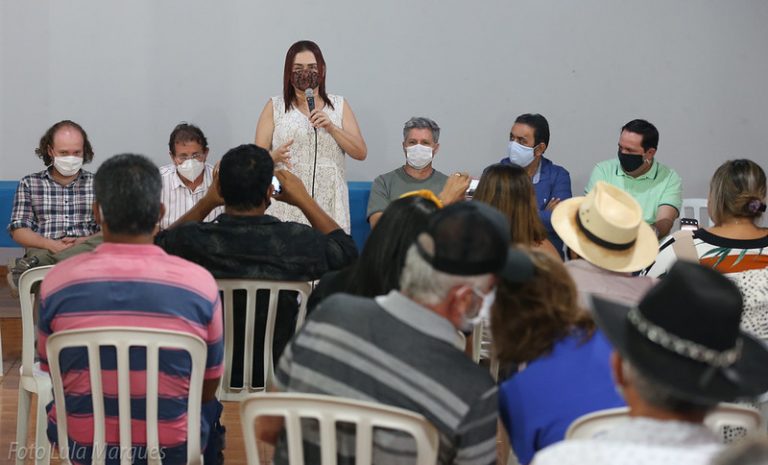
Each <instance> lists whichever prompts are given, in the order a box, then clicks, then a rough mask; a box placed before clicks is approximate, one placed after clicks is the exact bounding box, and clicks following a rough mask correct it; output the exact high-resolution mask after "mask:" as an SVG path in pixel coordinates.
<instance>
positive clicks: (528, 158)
mask: <svg viewBox="0 0 768 465" xmlns="http://www.w3.org/2000/svg"><path fill="white" fill-rule="evenodd" d="M507 157H509V161H511V162H512V163H514V164H515V165H518V166H522V167H523V168H525V167H526V166H528V165H530V164H531V163H532V162H533V158H534V156H533V147H526V146H525V145H523V144H518V143H517V142H515V141H513V140H511V141H509V145H508V146H507Z"/></svg>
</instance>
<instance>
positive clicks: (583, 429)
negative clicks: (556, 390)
mask: <svg viewBox="0 0 768 465" xmlns="http://www.w3.org/2000/svg"><path fill="white" fill-rule="evenodd" d="M628 418H629V408H628V407H618V408H611V409H605V410H599V411H597V412H592V413H588V414H586V415H582V416H580V417H579V418H577V419H576V420H574V421H573V423H571V426H569V427H568V431H566V432H565V439H566V440H567V439H590V438H593V437H596V436H599V435H601V434H604V433H606V432H607V431H610V430H611V429H613V428H614V427H615V426H616V425H617V424H619V423H621V422H623V421H626V419H628ZM704 424H705V425H706V426H707V427H708V428H709V429H711V430H712V431H713V432H714V433H715V434H717V435H718V437H721V438H722V439H723V442H725V439H726V438H723V432H722V429H723V427H725V426H729V427H736V428H744V429H746V430H747V432H748V433H753V432H757V431H760V430H761V428H762V417H761V416H760V412H758V411H757V410H755V409H753V408H750V407H745V406H743V405H737V404H731V403H725V402H724V403H720V404H718V405H717V407H716V408H715V409H714V410H713V411H711V412H710V413H709V414H708V415H707V416H706V417H705V418H704Z"/></svg>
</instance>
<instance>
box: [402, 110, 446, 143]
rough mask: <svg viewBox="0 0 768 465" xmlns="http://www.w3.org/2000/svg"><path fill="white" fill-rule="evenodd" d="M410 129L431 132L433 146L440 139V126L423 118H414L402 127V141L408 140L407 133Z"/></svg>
mask: <svg viewBox="0 0 768 465" xmlns="http://www.w3.org/2000/svg"><path fill="white" fill-rule="evenodd" d="M411 129H429V130H430V131H432V140H433V141H435V144H437V141H438V140H439V139H440V126H438V125H437V123H435V122H434V121H433V120H431V119H429V118H426V117H424V116H414V117H412V118H411V119H409V120H408V121H406V122H405V126H403V140H405V139H408V133H409V132H410V130H411Z"/></svg>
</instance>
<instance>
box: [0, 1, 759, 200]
mask: <svg viewBox="0 0 768 465" xmlns="http://www.w3.org/2000/svg"><path fill="white" fill-rule="evenodd" d="M766 24H768V2H765V1H763V0H751V1H750V0H733V1H728V2H723V1H719V0H675V1H668V0H646V1H641V2H638V1H635V2H627V1H614V0H580V1H559V2H555V1H542V0H531V1H511V0H478V1H460V0H444V1H438V0H411V1H405V0H394V1H379V2H367V1H360V0H328V1H319V0H301V1H287V0H283V1H271V2H262V1H247V0H239V1H219V2H203V1H190V0H162V1H154V0H137V1H131V2H100V1H95V0H92V1H89V0H79V1H78V0H72V1H67V2H56V1H34V2H21V1H11V0H2V3H0V50H1V51H2V56H1V57H0V58H1V59H0V67H1V68H0V85H1V87H2V90H1V92H0V179H17V178H19V177H21V176H23V175H24V174H26V173H29V172H32V171H36V170H39V169H41V166H42V165H41V162H40V161H39V160H38V159H37V158H35V155H34V153H33V149H34V147H35V146H36V145H37V141H38V139H39V137H40V136H41V135H42V133H43V132H44V130H45V129H46V128H47V127H48V126H50V125H51V124H52V123H53V122H55V121H58V120H60V119H63V118H71V119H74V120H76V121H78V122H80V123H81V124H82V125H83V126H84V127H85V129H86V130H87V131H88V133H89V136H90V138H91V141H92V143H93V146H94V149H95V151H96V159H95V162H94V165H96V166H93V167H92V168H93V169H95V168H96V167H97V166H98V164H99V162H101V161H103V160H104V159H105V158H107V157H108V156H110V155H112V154H115V153H119V152H126V151H133V152H139V153H144V154H147V155H149V156H150V157H151V158H153V159H154V160H155V161H156V162H157V163H158V164H160V163H166V162H167V161H168V158H167V148H166V147H167V138H168V134H169V133H170V131H171V129H172V128H173V126H174V125H175V124H176V123H178V122H179V121H181V120H186V121H190V122H193V123H195V124H198V125H200V126H201V127H202V128H203V130H204V131H205V132H206V135H207V136H208V138H209V142H210V145H211V149H212V154H213V157H212V158H213V159H214V160H217V159H218V158H220V156H221V154H223V153H224V152H225V151H226V150H227V149H228V148H230V147H232V146H235V145H237V144H240V143H243V142H249V141H252V139H253V133H254V128H255V125H256V119H257V117H258V115H259V112H260V111H261V108H262V107H263V105H264V103H265V102H266V101H267V99H268V98H269V97H270V96H271V95H275V94H278V93H279V92H280V90H281V77H282V66H283V59H284V56H285V52H286V50H287V48H288V47H289V46H290V44H291V43H293V42H294V41H296V40H299V39H303V38H311V39H313V40H315V41H317V42H318V43H319V44H320V46H321V48H322V49H323V52H324V54H325V57H326V61H327V62H328V88H329V90H330V91H331V92H334V93H340V94H342V95H345V96H346V97H347V98H348V99H349V101H350V103H351V105H352V108H353V109H354V110H355V112H356V114H357V117H358V120H359V122H360V125H361V128H362V131H363V135H364V137H365V139H366V141H367V143H368V160H366V161H365V162H362V163H361V162H357V161H354V160H349V162H348V165H347V166H348V177H349V179H350V180H371V179H373V177H375V176H376V175H377V174H378V173H380V172H383V171H387V170H389V169H392V168H393V167H394V166H397V165H398V164H401V163H402V151H401V149H400V142H401V140H402V136H401V130H402V124H403V122H405V121H406V120H407V119H408V118H409V117H410V116H412V115H426V116H431V117H432V118H434V119H435V120H437V122H438V123H439V124H440V125H441V126H442V128H443V134H442V137H441V140H440V142H441V150H440V154H439V155H438V158H439V159H438V160H437V162H436V166H437V167H438V168H439V169H441V170H443V171H453V170H457V169H468V170H469V171H470V172H472V173H473V174H475V175H479V174H480V172H481V170H482V168H483V167H484V166H485V165H487V164H489V163H491V162H494V161H497V160H498V159H500V158H501V157H502V156H503V154H504V151H505V147H506V143H507V137H508V133H509V128H510V126H511V122H512V120H513V119H514V117H515V116H516V115H517V114H520V113H524V112H540V113H542V114H544V115H545V116H546V117H547V118H548V119H549V121H550V125H551V129H552V140H551V143H550V150H549V151H548V155H549V156H550V158H552V159H553V160H555V162H556V163H559V164H562V165H564V166H565V167H566V168H568V169H569V170H570V171H571V173H572V177H573V184H574V191H575V192H580V191H581V190H582V189H583V186H584V184H585V183H586V180H587V178H588V176H589V173H590V171H591V168H592V166H593V165H594V163H595V162H597V161H599V160H602V159H606V158H609V157H612V156H615V153H616V142H617V140H618V132H619V128H620V127H621V125H622V124H623V123H625V122H627V121H629V120H630V119H633V118H635V117H644V118H647V119H649V120H650V121H652V122H653V123H655V124H656V125H657V126H658V128H659V130H660V132H661V141H660V147H659V152H658V155H657V157H658V158H657V159H658V160H660V161H662V162H663V163H667V164H669V165H671V166H672V167H674V168H675V169H677V170H678V171H679V172H680V173H681V175H682V176H683V179H684V181H685V195H686V196H687V197H700V196H705V195H706V190H707V183H708V180H709V177H710V175H711V173H712V172H713V171H714V169H715V168H716V166H717V165H719V164H720V163H721V162H722V161H723V160H725V159H727V158H732V157H749V158H752V159H754V160H756V161H758V162H759V163H761V164H762V165H763V167H764V168H766V169H768V155H766V149H765V145H766V140H765V131H766V128H768V92H767V91H766V89H765V87H766V84H768V52H766V46H767V45H768V27H766Z"/></svg>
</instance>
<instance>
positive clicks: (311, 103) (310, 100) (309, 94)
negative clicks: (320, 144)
mask: <svg viewBox="0 0 768 465" xmlns="http://www.w3.org/2000/svg"><path fill="white" fill-rule="evenodd" d="M304 96H305V97H306V98H307V108H309V113H310V114H311V113H312V111H313V110H314V109H315V93H314V92H313V91H312V88H309V89H307V90H305V91H304ZM312 129H314V130H315V131H314V132H315V156H314V157H313V160H312V198H313V199H314V198H315V177H316V176H317V128H312Z"/></svg>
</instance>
